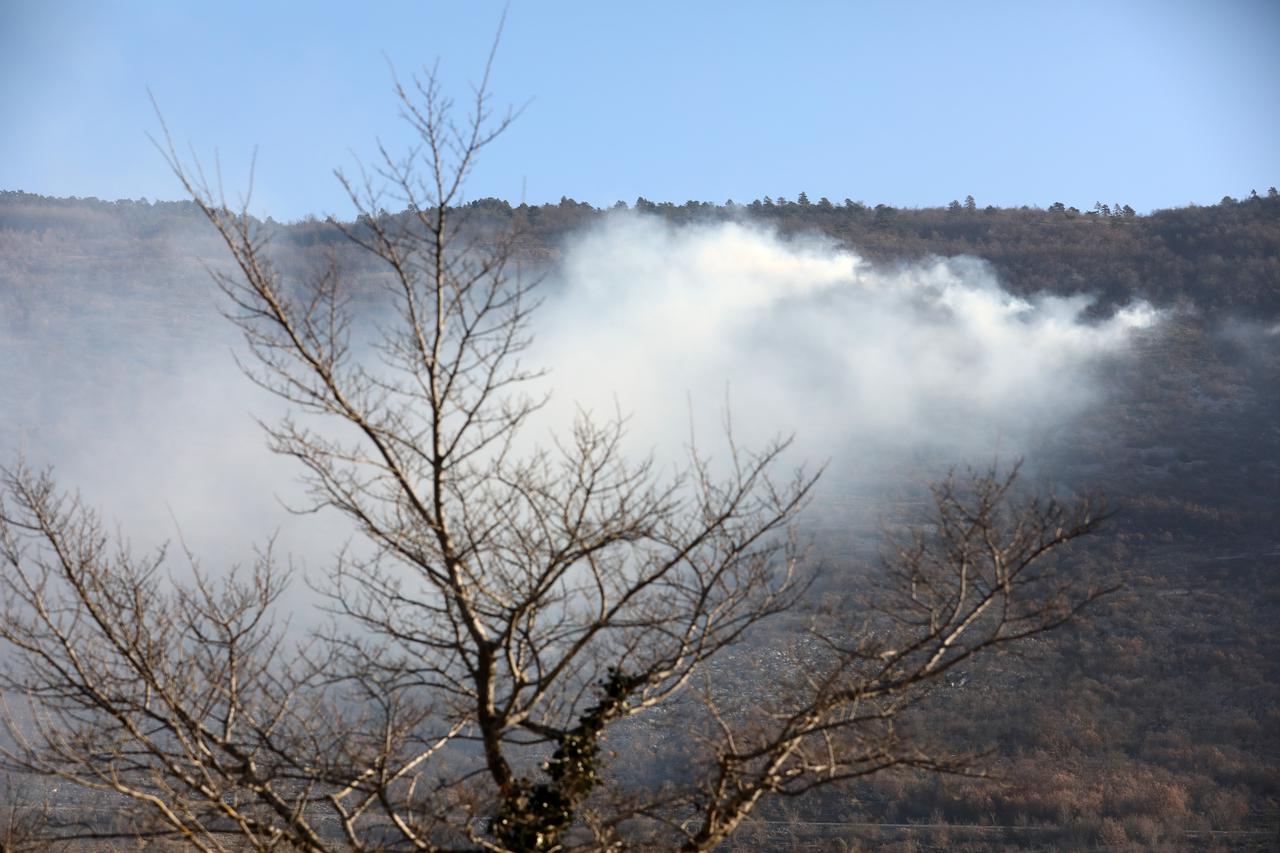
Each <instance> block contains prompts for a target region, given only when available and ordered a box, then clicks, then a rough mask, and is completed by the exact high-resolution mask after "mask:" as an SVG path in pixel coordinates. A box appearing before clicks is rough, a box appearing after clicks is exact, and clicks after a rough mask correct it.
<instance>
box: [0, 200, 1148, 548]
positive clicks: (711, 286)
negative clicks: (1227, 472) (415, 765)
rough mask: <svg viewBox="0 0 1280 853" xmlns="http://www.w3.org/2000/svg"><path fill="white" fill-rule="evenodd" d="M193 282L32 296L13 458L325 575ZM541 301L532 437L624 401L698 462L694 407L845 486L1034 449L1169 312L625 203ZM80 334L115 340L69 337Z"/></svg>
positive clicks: (664, 443)
mask: <svg viewBox="0 0 1280 853" xmlns="http://www.w3.org/2000/svg"><path fill="white" fill-rule="evenodd" d="M177 251H183V248H182V247H179V248H178V249H177ZM138 274H139V275H140V276H142V277H143V278H144V279H147V281H150V280H151V279H155V281H154V282H153V283H152V284H148V285H146V286H147V287H148V288H151V289H152V290H154V291H155V297H156V298H159V295H160V294H168V295H169V296H168V297H167V298H177V297H176V296H174V295H173V294H175V293H180V292H184V291H183V289H180V288H173V287H168V286H166V285H165V281H164V279H165V274H164V268H163V266H162V265H160V263H159V262H156V263H153V264H152V265H151V266H145V267H144V268H142V269H140V271H139V273H138ZM200 281H203V280H196V281H193V282H192V283H191V287H190V290H189V291H186V292H188V293H189V295H187V296H185V297H182V298H184V299H186V300H188V302H189V304H187V303H183V304H182V305H179V306H177V307H175V308H174V309H173V310H171V311H168V312H167V313H162V314H161V315H158V316H157V317H156V318H155V319H150V317H151V315H150V313H149V312H147V311H138V310H132V309H130V307H129V304H119V305H117V304H112V303H111V302H110V299H109V298H108V299H106V301H104V302H103V303H102V305H101V311H100V312H98V313H95V314H91V315H85V316H80V317H70V316H64V315H63V314H60V313H59V312H65V308H64V302H63V301H62V300H61V299H59V298H53V297H51V298H50V299H49V300H48V301H47V302H40V303H36V304H34V306H33V307H32V309H31V311H32V312H33V318H32V322H30V323H29V324H28V326H29V328H28V329H27V331H25V332H23V333H22V334H21V335H18V336H17V337H14V338H12V340H9V339H8V338H5V339H4V340H5V341H7V342H8V344H11V346H7V347H6V348H4V349H3V350H2V351H3V352H6V353H9V354H11V355H12V354H13V353H14V352H15V351H16V352H18V353H20V354H25V357H24V358H21V359H18V362H16V363H15V362H12V361H10V362H8V363H7V365H8V366H6V367H5V368H4V369H3V370H0V378H3V379H5V380H6V381H7V383H8V385H9V387H10V388H15V389H17V390H16V392H15V394H14V397H13V399H14V400H16V401H23V402H24V405H22V406H20V407H19V408H18V410H17V412H13V411H10V412H8V413H7V414H4V415H0V427H3V429H0V436H3V437H4V438H5V439H6V440H7V444H8V445H9V447H8V456H7V459H6V461H11V460H12V451H13V450H16V449H19V448H20V447H21V448H25V449H26V450H27V451H28V458H29V461H31V462H32V463H33V464H36V465H42V464H45V463H47V462H51V463H53V464H55V465H56V468H57V473H58V476H59V479H60V481H61V482H62V483H64V484H65V485H68V486H78V487H80V488H82V489H83V492H84V495H85V498H86V499H87V500H88V501H89V503H90V504H92V505H94V506H97V507H101V508H103V509H104V510H105V511H106V517H107V519H108V520H109V523H110V522H119V523H120V526H121V530H122V531H123V532H124V533H125V534H126V535H127V536H129V537H130V538H132V539H133V541H134V542H135V544H136V545H138V546H140V547H142V548H146V547H149V546H151V545H152V544H154V543H156V542H159V541H162V540H165V539H169V540H173V539H176V537H177V534H178V531H179V530H181V532H182V536H183V538H184V539H185V540H186V542H187V544H189V545H191V547H192V548H193V550H194V551H196V553H197V554H199V555H200V556H201V557H202V558H203V559H204V560H205V564H206V566H208V567H209V568H210V569H213V570H219V569H221V568H222V567H224V566H225V565H227V564H229V563H231V562H236V561H247V560H249V559H251V558H252V551H251V545H252V544H253V543H254V542H257V543H261V542H262V541H263V540H264V539H266V538H267V537H269V536H270V535H271V534H272V532H273V531H276V530H279V531H280V532H281V537H280V541H279V545H280V549H281V552H282V553H288V552H292V553H294V554H298V555H301V556H303V557H304V558H305V562H306V563H307V564H308V565H309V566H311V567H312V568H315V567H317V566H323V565H326V564H327V563H328V558H329V555H330V554H331V553H332V552H333V550H335V549H336V547H337V546H338V545H339V544H340V543H341V542H342V541H343V539H344V538H345V536H346V533H345V532H344V530H345V528H343V527H342V525H334V524H333V523H332V519H331V518H329V517H324V518H321V517H314V516H307V517H304V518H291V517H290V516H289V515H288V514H287V513H286V512H285V511H284V510H283V509H282V508H281V506H280V503H281V501H282V500H283V501H284V502H286V503H288V504H290V505H292V506H298V505H302V504H303V503H305V502H304V501H302V500H301V499H300V494H299V488H298V486H297V483H296V478H297V477H298V475H299V474H300V473H301V472H300V470H299V469H298V468H297V467H296V465H294V464H292V460H288V459H283V458H278V457H273V456H271V454H270V453H269V452H268V451H267V450H266V448H265V438H264V436H263V435H262V434H261V432H260V431H259V429H258V428H257V426H256V424H255V423H254V420H253V418H254V416H256V417H259V418H262V419H264V420H267V421H272V420H274V418H275V417H276V416H277V415H278V413H279V411H280V405H279V402H278V401H275V400H273V399H272V398H270V397H268V396H267V395H265V394H264V393H263V392H261V391H260V390H258V389H255V388H254V386H253V385H252V384H251V383H250V382H249V381H248V380H247V379H245V378H244V377H243V376H242V375H240V373H239V371H238V369H237V368H236V366H235V364H234V361H233V359H232V357H231V353H230V350H231V349H236V348H238V346H239V345H238V344H237V342H236V341H237V335H236V334H235V332H234V330H233V329H232V328H231V327H230V325H229V324H228V323H227V322H226V321H225V320H224V319H222V318H220V317H219V316H217V312H216V310H215V303H214V301H213V299H212V298H211V297H210V295H209V289H211V285H208V286H207V288H202V286H201V285H200ZM59 287H68V288H70V287H71V285H70V284H66V283H64V284H62V285H60V284H59V283H58V282H52V283H50V285H49V292H50V293H51V294H54V293H57V292H58V288H59ZM104 293H105V294H106V296H108V297H109V295H110V294H109V292H105V291H104ZM145 293H148V294H149V293H151V290H146V291H145ZM543 295H544V297H546V302H545V304H544V305H543V306H542V307H541V308H540V309H539V310H538V312H537V313H536V314H535V315H534V318H533V323H534V325H533V329H532V331H533V334H534V339H535V343H534V349H533V351H532V352H530V353H528V354H527V355H528V360H529V361H530V363H531V365H544V366H546V367H548V368H550V373H549V375H548V377H547V379H546V380H544V381H545V382H546V383H547V386H546V387H547V388H548V389H550V390H552V391H553V392H554V396H553V403H552V406H551V407H550V408H549V410H548V411H547V412H546V415H545V418H544V419H543V420H542V421H540V422H539V423H538V424H537V425H536V426H537V429H536V430H535V432H534V435H531V436H529V437H528V438H529V440H530V442H534V441H538V442H541V443H545V441H546V438H547V435H548V432H547V431H549V430H551V431H558V432H560V433H561V434H563V430H564V429H565V427H566V426H567V424H568V422H569V420H570V419H571V417H572V416H573V414H574V412H575V411H576V409H575V407H576V405H578V404H581V405H582V406H584V407H586V408H588V409H590V410H593V411H594V412H595V414H597V415H598V416H603V417H609V416H611V415H612V414H613V413H614V411H615V406H616V407H617V409H619V410H621V411H622V412H623V413H626V414H629V415H630V418H631V420H630V435H631V445H630V447H631V449H632V450H634V451H635V452H637V453H644V452H648V451H650V450H653V451H656V452H657V454H658V456H659V458H662V459H670V460H673V461H674V460H680V459H682V458H683V450H684V447H685V445H686V444H687V443H688V441H689V437H690V428H691V420H690V419H691V416H692V426H693V427H694V428H695V430H696V434H697V437H698V442H699V445H700V447H701V448H702V449H704V450H709V451H710V452H712V453H718V452H720V450H721V449H722V447H723V445H722V443H721V441H720V438H721V418H722V412H723V410H724V408H725V405H726V401H727V403H728V406H729V408H730V409H731V412H732V415H733V421H734V426H735V432H736V435H737V438H738V439H739V441H740V444H741V445H742V446H744V447H747V448H751V447H758V446H760V445H761V444H762V443H763V442H765V441H766V440H768V439H769V438H771V437H773V436H775V435H780V434H781V435H786V434H790V433H792V432H794V433H795V434H796V435H797V438H798V443H797V447H796V449H795V451H794V455H793V456H792V457H791V458H792V460H793V461H797V462H799V461H803V460H807V461H809V462H810V463H813V464H821V463H824V462H826V461H827V460H831V461H832V462H833V465H832V469H831V470H830V472H829V474H828V476H827V477H826V482H827V484H828V486H834V487H836V488H845V487H847V485H848V484H849V482H850V479H851V477H852V476H853V475H852V474H851V473H850V472H851V471H852V472H854V473H855V474H856V473H861V472H864V471H865V470H866V469H867V468H869V467H870V468H875V469H876V470H877V473H878V474H881V475H884V476H890V477H893V476H897V475H898V474H899V469H900V466H901V464H902V460H904V459H906V458H907V456H906V455H904V454H908V455H909V454H910V453H912V452H915V451H916V450H917V449H918V448H920V447H922V446H929V447H930V448H931V452H932V458H934V459H937V460H939V461H942V462H943V463H946V462H964V461H966V459H971V460H973V461H976V462H978V463H981V462H985V461H989V459H990V456H989V455H985V456H982V457H979V456H978V455H977V454H978V453H979V452H981V453H982V454H987V453H989V451H990V450H991V449H992V448H996V449H998V450H999V452H1000V453H1001V455H1002V457H1003V458H1005V459H1006V460H1007V459H1010V458H1012V457H1015V456H1018V455H1021V454H1023V453H1024V452H1026V449H1027V448H1026V443H1025V442H1024V441H1023V440H1022V438H1023V437H1025V436H1026V435H1028V434H1030V433H1034V431H1035V430H1036V429H1039V428H1042V427H1043V426H1045V425H1047V424H1053V423H1056V422H1060V421H1062V420H1064V419H1067V418H1070V417H1072V416H1073V415H1075V414H1077V413H1079V412H1081V411H1083V410H1084V409H1085V407H1087V406H1088V405H1089V403H1090V401H1091V400H1092V399H1093V398H1094V396H1095V394H1096V393H1097V392H1096V390H1095V389H1097V388H1099V383H1098V381H1097V378H1096V376H1095V375H1094V374H1095V370H1094V366H1095V364H1096V362H1097V360H1098V359H1099V357H1101V356H1105V355H1110V354H1115V353H1119V352H1121V351H1122V350H1123V349H1124V348H1125V346H1126V341H1127V340H1128V337H1129V332H1130V331H1131V330H1133V329H1135V328H1139V327H1142V326H1145V325H1150V324H1151V323H1153V322H1155V321H1156V319H1157V315H1156V314H1155V312H1153V311H1152V309H1151V308H1150V307H1149V306H1146V305H1145V304H1138V305H1134V306H1132V307H1130V308H1129V309H1126V310H1124V311H1121V312H1119V313H1117V314H1115V315H1114V316H1112V317H1111V318H1109V319H1106V320H1103V321H1100V322H1089V321H1086V320H1085V319H1084V318H1083V315H1082V312H1083V311H1084V309H1085V308H1086V307H1087V306H1088V304H1089V303H1088V300H1087V299H1086V298H1084V297H1076V298H1070V299H1063V298H1056V297H1043V298H1036V299H1031V300H1023V299H1019V298H1016V297H1014V296H1011V295H1009V294H1008V293H1006V292H1005V291H1004V290H1002V289H1001V288H1000V286H999V283H998V282H997V280H996V278H995V276H994V275H993V273H992V271H991V269H990V268H989V267H988V266H986V265H985V264H983V263H982V262H981V261H978V260H975V259H972V258H952V259H936V260H930V261H927V262H921V263H914V264H905V265H901V266H894V267H876V266H873V265H871V264H869V263H867V262H866V261H864V260H863V259H861V258H860V257H859V256H858V255H857V254H856V253H854V252H853V251H850V250H848V249H844V248H840V247H838V246H836V245H835V244H833V243H832V242H830V241H827V240H824V239H819V238H800V239H794V238H792V239H782V238H780V237H779V236H777V235H775V234H774V233H772V232H770V231H768V230H766V229H763V228H760V227H755V226H751V225H743V224H732V223H730V224H723V223H722V224H708V225H692V226H674V225H670V224H667V223H666V222H664V221H663V220H661V219H658V218H653V217H644V216H637V215H632V214H627V215H613V216H609V217H606V218H605V219H603V220H602V221H601V222H600V223H599V224H598V225H596V226H594V227H592V228H590V229H588V230H586V231H585V232H583V233H581V234H580V235H578V236H576V237H575V238H574V239H572V240H571V242H570V243H569V244H568V245H567V247H566V251H565V253H564V256H563V258H562V262H561V263H560V264H559V265H557V267H556V268H555V269H554V270H553V272H552V274H551V277H550V280H549V281H548V282H547V284H546V286H545V290H544V292H543ZM138 298H141V297H138ZM179 309H181V310H179ZM176 317H185V318H186V319H185V321H183V322H185V323H186V324H187V325H184V326H181V327H178V326H175V325H174V323H175V322H176V321H175V318H176ZM15 328H16V327H15ZM0 331H2V330H0ZM55 332H56V334H55ZM4 334H6V335H12V334H15V333H13V332H7V333H4ZM82 340H83V341H94V342H98V343H95V344H93V345H90V344H84V345H77V346H75V347H68V346H67V345H66V343H65V342H66V341H73V342H74V341H82ZM14 364H17V366H16V367H15V366H14ZM1031 461H1034V460H1031Z"/></svg>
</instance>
